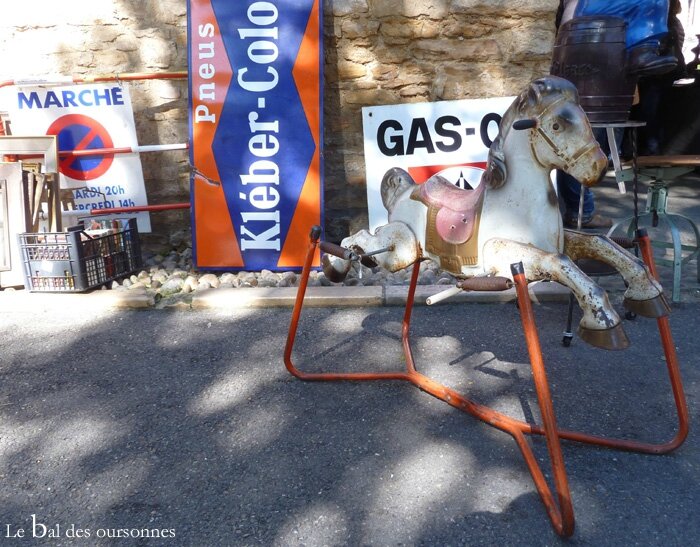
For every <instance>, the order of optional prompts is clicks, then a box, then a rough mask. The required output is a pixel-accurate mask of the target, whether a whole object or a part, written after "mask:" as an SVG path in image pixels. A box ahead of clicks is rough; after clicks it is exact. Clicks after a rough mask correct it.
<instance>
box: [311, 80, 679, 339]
mask: <svg viewBox="0 0 700 547" xmlns="http://www.w3.org/2000/svg"><path fill="white" fill-rule="evenodd" d="M606 167H607V158H606V156H605V154H603V152H602V150H601V149H600V146H599V145H598V143H597V142H596V140H595V138H594V137H593V133H592V131H591V128H590V125H589V123H588V120H587V118H586V115H585V113H584V112H583V110H581V108H580V106H579V105H578V94H577V92H576V89H575V87H574V86H573V84H571V83H570V82H568V81H566V80H563V79H561V78H557V77H553V76H550V77H546V78H542V79H539V80H535V81H534V82H533V83H532V84H531V85H530V86H529V87H528V88H527V89H526V90H525V91H524V92H523V93H521V94H520V96H518V97H517V98H516V100H515V101H514V102H513V104H512V105H511V107H510V108H509V109H508V110H507V111H506V113H505V114H504V116H503V120H502V121H501V125H500V129H499V134H498V136H497V138H496V140H495V141H494V142H493V144H492V146H491V148H490V150H489V161H488V165H487V169H486V171H485V172H484V175H483V176H482V179H481V183H480V188H479V189H478V190H455V189H454V188H452V186H451V185H450V183H449V182H448V181H447V180H445V179H442V178H441V177H440V176H439V175H436V176H434V177H432V178H431V179H429V180H428V181H426V183H424V185H425V186H424V187H423V188H420V187H419V186H418V185H417V184H416V183H415V182H414V181H413V179H412V178H411V177H410V175H409V174H408V173H407V172H406V171H404V170H402V169H398V168H394V169H391V170H389V171H388V172H387V173H386V174H385V175H384V178H383V180H382V185H381V194H382V201H383V203H384V206H385V208H386V209H387V211H388V213H389V223H388V224H386V225H384V226H381V227H379V228H378V229H377V230H376V232H375V233H374V234H372V233H370V232H368V231H367V230H361V231H360V232H358V233H357V234H355V235H353V236H350V237H348V238H345V239H344V240H343V241H342V243H341V245H342V246H344V247H347V248H350V249H353V250H355V251H356V252H357V253H360V254H361V253H363V252H369V251H375V250H378V249H385V248H388V249H390V250H389V251H386V252H383V253H380V254H377V255H375V256H373V257H372V260H374V261H375V262H376V264H378V265H380V266H382V267H384V268H386V269H388V270H390V271H397V270H399V269H402V268H405V267H406V266H408V265H410V264H412V263H414V262H416V261H417V260H422V259H426V258H429V259H432V260H434V261H436V262H438V264H440V266H441V268H443V269H445V270H448V271H450V272H451V273H453V274H455V275H457V276H459V277H473V276H484V275H487V276H490V275H498V276H503V277H511V273H510V265H511V264H512V263H514V262H522V263H523V266H524V269H525V275H526V277H527V278H528V280H529V281H537V280H551V281H556V282H559V283H561V284H563V285H565V286H567V287H569V288H570V289H571V290H572V291H573V293H574V295H575V296H576V298H577V300H578V302H579V305H580V306H581V309H582V310H583V318H582V319H581V323H580V325H579V334H580V335H581V337H582V338H583V339H584V340H586V341H588V342H589V343H592V344H594V345H597V346H600V347H604V348H607V349H621V348H624V347H626V346H627V345H628V341H627V339H626V337H625V335H624V332H623V331H622V326H621V324H620V318H619V316H618V314H617V313H616V312H615V310H614V309H613V308H612V306H611V305H610V303H609V301H608V298H607V294H606V293H605V291H603V289H601V288H600V287H599V286H598V285H597V284H595V283H594V282H593V281H591V280H590V278H588V277H587V276H586V275H585V274H584V273H583V272H582V271H581V270H580V269H579V268H578V267H577V266H576V264H575V263H574V261H573V260H578V259H580V258H593V259H598V260H601V261H603V262H605V263H607V264H610V265H611V266H613V267H615V268H616V269H618V270H619V271H620V274H621V275H622V277H623V278H624V279H625V281H626V282H627V284H628V285H629V288H628V290H627V292H626V293H625V304H626V306H627V307H628V308H630V309H632V310H633V311H635V312H637V313H640V314H641V315H649V316H652V317H656V316H659V315H662V314H665V313H666V311H667V305H666V304H665V300H664V299H663V295H662V290H661V287H660V286H659V284H658V283H657V282H656V281H655V280H653V279H652V277H651V276H650V274H649V272H648V270H647V269H646V268H645V266H644V265H643V263H642V262H641V261H640V260H639V259H637V258H636V257H634V256H633V255H631V254H630V253H629V252H627V251H625V250H624V249H622V248H621V247H619V246H617V245H616V244H615V243H613V242H612V241H611V240H610V239H609V238H606V237H602V236H594V235H589V234H583V233H580V232H573V231H569V230H564V228H563V224H562V219H561V214H560V212H559V205H558V199H557V195H556V191H555V189H554V187H553V185H552V181H551V178H550V173H551V171H552V170H553V169H562V170H564V171H566V172H567V173H569V174H571V175H572V176H574V177H575V178H577V179H578V180H579V181H581V182H582V183H583V184H585V185H588V186H591V185H594V184H596V183H597V182H598V181H599V180H600V178H601V177H602V175H603V174H604V172H605V168H606ZM465 192H466V193H467V194H465ZM469 192H477V193H473V194H468V193H469ZM462 223H463V224H462ZM464 234H467V235H466V236H465V235H464ZM569 254H571V255H572V256H571V257H570V256H567V255H569ZM349 269H350V262H349V261H347V260H343V259H341V258H332V259H331V258H329V257H328V255H324V271H325V272H326V275H327V276H328V277H329V278H330V279H331V280H336V281H337V280H340V279H342V277H344V276H345V274H346V273H347V272H348V271H349Z"/></svg>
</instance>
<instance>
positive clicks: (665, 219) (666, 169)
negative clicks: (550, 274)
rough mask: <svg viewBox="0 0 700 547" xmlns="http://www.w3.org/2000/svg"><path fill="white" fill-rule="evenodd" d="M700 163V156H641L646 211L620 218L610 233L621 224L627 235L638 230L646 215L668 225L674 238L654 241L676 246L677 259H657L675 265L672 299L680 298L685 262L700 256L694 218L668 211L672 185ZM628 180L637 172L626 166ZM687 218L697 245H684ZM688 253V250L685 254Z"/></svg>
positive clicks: (699, 267)
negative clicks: (682, 229) (683, 227)
mask: <svg viewBox="0 0 700 547" xmlns="http://www.w3.org/2000/svg"><path fill="white" fill-rule="evenodd" d="M698 166H700V156H641V157H639V158H638V159H637V176H638V178H639V180H642V181H644V182H648V183H649V190H648V192H647V201H646V207H645V209H644V212H642V213H641V214H640V215H639V217H638V218H637V219H635V217H634V216H631V217H627V218H625V219H623V220H620V221H619V222H616V223H615V224H614V225H613V227H612V228H611V229H610V231H609V232H608V234H612V233H614V232H615V230H617V228H618V227H621V226H627V235H628V236H631V235H632V234H633V233H634V230H635V229H636V227H637V225H639V223H640V221H641V220H642V219H650V223H651V226H653V227H657V226H658V225H659V221H660V222H661V223H662V224H663V225H665V226H666V227H667V228H668V231H669V232H670V234H671V242H670V243H669V242H665V241H654V242H653V245H654V247H658V248H663V249H673V260H668V259H663V258H657V259H656V262H657V263H659V264H663V265H665V266H672V267H673V291H672V298H671V299H672V301H673V302H678V301H680V285H681V269H682V267H683V264H685V263H687V262H689V261H690V260H692V259H694V258H695V259H697V258H698V251H699V250H700V231H699V230H698V227H697V225H696V224H695V222H693V221H692V220H691V219H690V218H688V217H686V216H684V215H680V214H676V213H668V212H667V211H666V204H667V202H668V192H669V186H670V185H671V184H672V183H673V182H674V181H675V180H676V179H677V178H678V177H681V176H683V175H686V174H688V173H690V172H691V171H693V170H694V169H695V168H696V167H698ZM623 176H624V177H625V180H633V177H634V173H633V171H632V169H631V168H626V169H624V170H623ZM679 221H683V222H687V223H688V225H689V226H690V228H691V229H692V230H693V233H694V234H695V244H694V245H682V244H681V233H680V230H679V228H678V222H679ZM684 253H687V254H686V255H685V256H683V255H684ZM696 277H697V279H698V281H700V263H698V264H697V275H696Z"/></svg>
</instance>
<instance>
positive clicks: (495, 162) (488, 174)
mask: <svg viewBox="0 0 700 547" xmlns="http://www.w3.org/2000/svg"><path fill="white" fill-rule="evenodd" d="M507 175H508V170H507V169H506V156H505V154H504V153H503V150H501V139H500V138H496V140H495V141H493V144H492V145H491V148H490V149H489V161H488V165H487V167H486V171H484V174H483V175H482V177H481V183H482V184H488V185H489V187H490V188H493V189H496V188H500V187H501V186H503V185H504V184H505V182H506V177H507Z"/></svg>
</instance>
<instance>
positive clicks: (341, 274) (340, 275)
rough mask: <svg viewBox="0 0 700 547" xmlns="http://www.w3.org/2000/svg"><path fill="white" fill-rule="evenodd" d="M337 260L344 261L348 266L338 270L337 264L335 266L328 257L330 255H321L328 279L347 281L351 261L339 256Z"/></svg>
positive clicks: (336, 281)
mask: <svg viewBox="0 0 700 547" xmlns="http://www.w3.org/2000/svg"><path fill="white" fill-rule="evenodd" d="M335 262H336V263H337V262H341V263H343V266H345V265H346V264H347V267H346V268H343V271H338V270H336V269H335V266H333V263H332V262H331V259H330V258H328V255H325V254H324V255H323V256H322V257H321V265H322V267H323V274H324V275H325V276H326V279H328V281H330V282H331V283H342V282H343V281H345V278H346V277H347V275H348V272H349V271H350V261H349V260H342V259H340V258H337V259H336V260H335Z"/></svg>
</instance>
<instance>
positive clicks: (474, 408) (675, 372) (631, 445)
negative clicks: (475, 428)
mask: <svg viewBox="0 0 700 547" xmlns="http://www.w3.org/2000/svg"><path fill="white" fill-rule="evenodd" d="M320 234H321V228H320V227H318V226H315V227H314V228H313V229H312V230H311V235H310V242H309V248H308V252H307V255H306V261H305V264H304V269H303V271H302V274H301V279H300V282H299V290H298V293H297V297H296V302H295V305H294V309H293V312H292V318H291V324H290V326H289V334H288V336H287V344H286V347H285V351H284V363H285V366H286V368H287V370H288V371H289V372H290V373H291V374H292V375H294V376H296V377H297V378H299V379H301V380H305V381H315V382H334V381H355V382H363V381H374V380H404V381H407V382H410V383H412V384H413V385H415V386H417V387H418V388H420V389H421V390H423V391H426V392H427V393H429V394H431V395H433V396H434V397H437V398H438V399H440V400H442V401H444V402H446V403H447V404H449V405H450V406H453V407H455V408H457V409H459V410H461V411H463V412H466V413H467V414H471V415H472V416H474V417H475V418H477V419H479V420H481V421H483V422H485V423H486V424H488V425H491V426H493V427H495V428H497V429H500V430H501V431H505V432H506V433H508V434H510V435H511V436H512V437H513V439H515V442H516V443H517V445H518V448H519V449H520V451H521V453H522V456H523V458H524V459H525V464H526V465H527V468H528V470H529V471H530V474H531V475H532V479H533V481H534V483H535V487H536V488H537V491H538V493H539V495H540V497H541V499H542V502H543V503H544V506H545V509H546V511H547V514H548V516H549V519H550V521H551V523H552V526H553V528H554V530H555V531H556V532H557V534H559V535H560V536H562V537H569V536H571V535H572V534H573V532H574V510H573V504H572V501H571V493H570V490H569V484H568V478H567V473H566V468H565V466H564V457H563V454H562V450H561V443H560V440H561V439H566V440H570V441H577V442H581V443H587V444H592V445H596V446H602V447H606V448H614V449H618V450H625V451H630V452H641V453H645V454H666V453H668V452H671V451H673V450H675V449H676V448H678V447H679V446H680V445H681V444H683V442H684V441H685V439H686V437H687V436H688V408H687V405H686V401H685V395H684V392H683V384H682V380H681V376H680V372H679V368H678V359H677V356H676V352H675V346H674V342H673V338H672V337H671V331H670V327H669V321H668V317H660V318H658V319H657V324H658V329H659V335H660V338H661V344H662V346H663V349H664V354H665V357H666V365H667V369H668V374H669V378H670V381H671V389H672V392H673V397H674V400H675V406H676V412H677V415H678V424H679V425H678V431H677V433H676V434H675V436H674V437H673V438H672V439H671V440H670V441H668V442H666V443H660V444H653V443H643V442H638V441H631V440H624V439H611V438H607V437H600V436H595V435H589V434H586V433H580V432H576V431H567V430H564V429H559V428H558V426H557V422H556V417H555V413H554V406H553V404H552V397H551V392H550V387H549V382H548V380H547V375H546V372H545V367H544V361H543V358H542V350H541V346H540V341H539V337H538V334H537V327H536V325H535V319H534V315H533V311H532V305H531V302H530V297H529V294H528V288H527V286H528V282H527V279H526V278H525V274H524V271H523V267H522V264H521V263H516V264H513V265H512V266H511V271H512V274H513V281H512V282H511V281H510V279H507V278H481V279H478V278H477V279H472V280H465V281H466V282H464V281H463V282H461V286H459V288H460V289H461V290H505V289H507V288H510V287H511V286H513V284H514V285H515V289H516V294H517V302H518V307H519V309H520V316H521V320H522V327H523V332H524V334H525V342H526V345H527V349H528V354H529V358H530V364H531V367H532V376H533V380H534V383H535V389H536V392H537V400H538V404H539V408H540V413H541V417H542V424H541V425H538V424H530V423H527V422H524V421H521V420H516V419H515V418H512V417H510V416H507V415H505V414H502V413H500V412H498V411H496V410H494V409H492V408H490V407H487V406H484V405H482V404H479V403H477V402H474V401H472V400H470V399H468V398H467V397H465V396H464V395H461V394H460V393H457V392H456V391H454V390H453V389H450V388H448V387H446V386H444V385H442V384H440V383H438V382H436V381H434V380H432V379H431V378H428V377H427V376H425V375H423V374H421V373H420V372H418V371H417V370H416V366H415V362H414V359H413V353H412V351H411V345H410V322H411V312H412V310H413V302H414V298H415V291H416V285H417V281H418V273H419V267H420V262H416V263H415V264H414V265H413V272H412V275H411V282H410V285H409V289H408V297H407V300H406V309H405V312H404V317H403V324H402V336H401V338H402V344H403V351H404V356H405V359H406V370H405V371H403V372H401V371H396V372H360V373H331V372H321V373H307V372H303V371H301V370H299V369H298V368H297V367H296V366H295V365H294V364H293V362H292V351H293V349H294V340H295V338H296V333H297V328H298V324H299V318H300V315H301V309H302V307H303V305H304V295H305V293H306V287H307V284H308V280H309V273H310V271H311V265H312V263H313V259H314V255H315V254H316V252H317V249H318V248H320V249H321V250H322V251H324V252H326V253H329V254H334V255H336V256H341V257H342V258H344V259H346V260H348V259H351V260H358V261H362V259H363V258H364V256H363V255H358V254H357V253H354V252H353V251H351V250H349V249H345V248H343V247H340V246H338V245H335V244H332V243H328V242H320V241H319V238H320ZM637 240H638V243H639V246H640V248H641V251H642V256H643V258H644V261H645V262H646V264H647V265H648V266H649V269H650V270H651V272H652V274H653V275H654V276H655V277H658V276H657V275H656V268H655V266H654V259H653V254H652V249H651V242H650V240H649V237H648V235H647V234H646V231H645V230H639V231H638V232H637ZM469 282H471V283H469ZM441 294H442V293H441ZM525 435H543V436H544V437H545V440H546V444H547V450H548V453H549V459H550V463H551V468H552V477H553V482H554V489H555V492H556V496H555V495H554V493H553V492H552V490H551V488H550V486H549V484H548V483H547V480H546V479H545V476H544V473H543V472H542V468H541V466H540V464H539V462H538V461H537V459H536V458H535V455H534V453H533V451H532V448H531V447H530V445H529V443H528V442H527V441H526V437H525Z"/></svg>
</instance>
